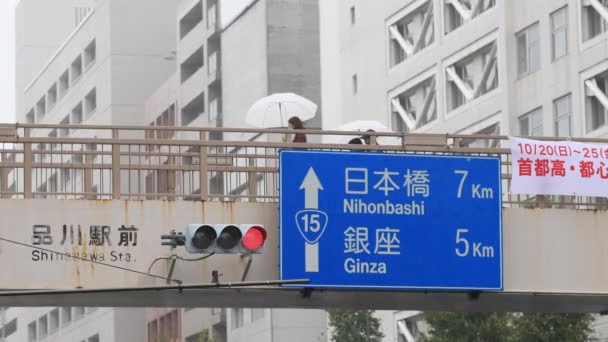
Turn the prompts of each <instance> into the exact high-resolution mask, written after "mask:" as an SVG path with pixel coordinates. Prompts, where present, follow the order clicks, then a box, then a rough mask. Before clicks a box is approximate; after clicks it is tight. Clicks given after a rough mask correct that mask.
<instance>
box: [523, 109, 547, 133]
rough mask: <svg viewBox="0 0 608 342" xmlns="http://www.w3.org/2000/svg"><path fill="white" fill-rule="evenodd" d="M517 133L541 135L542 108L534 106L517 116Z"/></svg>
mask: <svg viewBox="0 0 608 342" xmlns="http://www.w3.org/2000/svg"><path fill="white" fill-rule="evenodd" d="M519 133H520V134H521V135H523V136H533V137H540V136H542V135H543V110H542V108H536V109H535V110H533V111H531V112H528V113H526V114H524V115H522V116H520V117H519Z"/></svg>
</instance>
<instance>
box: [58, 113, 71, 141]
mask: <svg viewBox="0 0 608 342" xmlns="http://www.w3.org/2000/svg"><path fill="white" fill-rule="evenodd" d="M59 124H60V125H69V124H70V115H69V114H68V115H66V116H65V117H64V118H63V120H61V122H59ZM69 134H70V130H69V129H68V128H60V129H59V131H58V135H59V136H60V137H67V136H68V135H69Z"/></svg>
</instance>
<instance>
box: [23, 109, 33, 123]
mask: <svg viewBox="0 0 608 342" xmlns="http://www.w3.org/2000/svg"><path fill="white" fill-rule="evenodd" d="M25 122H27V123H34V122H36V114H35V111H34V108H32V109H30V111H29V112H27V114H25Z"/></svg>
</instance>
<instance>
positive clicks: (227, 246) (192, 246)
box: [185, 223, 267, 254]
mask: <svg viewBox="0 0 608 342" xmlns="http://www.w3.org/2000/svg"><path fill="white" fill-rule="evenodd" d="M185 235H186V243H185V246H186V251H188V252H190V253H217V254H260V253H262V252H263V251H264V243H265V242H266V237H267V234H266V229H265V228H264V226H262V225H259V224H238V225H237V224H206V223H201V224H198V223H195V224H189V225H188V226H187V227H186V232H185Z"/></svg>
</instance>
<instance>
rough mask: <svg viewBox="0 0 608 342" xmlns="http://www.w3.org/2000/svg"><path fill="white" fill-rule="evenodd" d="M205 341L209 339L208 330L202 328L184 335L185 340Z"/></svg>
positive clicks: (193, 341)
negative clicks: (191, 333) (194, 332)
mask: <svg viewBox="0 0 608 342" xmlns="http://www.w3.org/2000/svg"><path fill="white" fill-rule="evenodd" d="M205 341H209V331H208V330H203V331H201V332H199V333H196V334H194V335H190V336H188V337H186V341H185V342H205Z"/></svg>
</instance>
